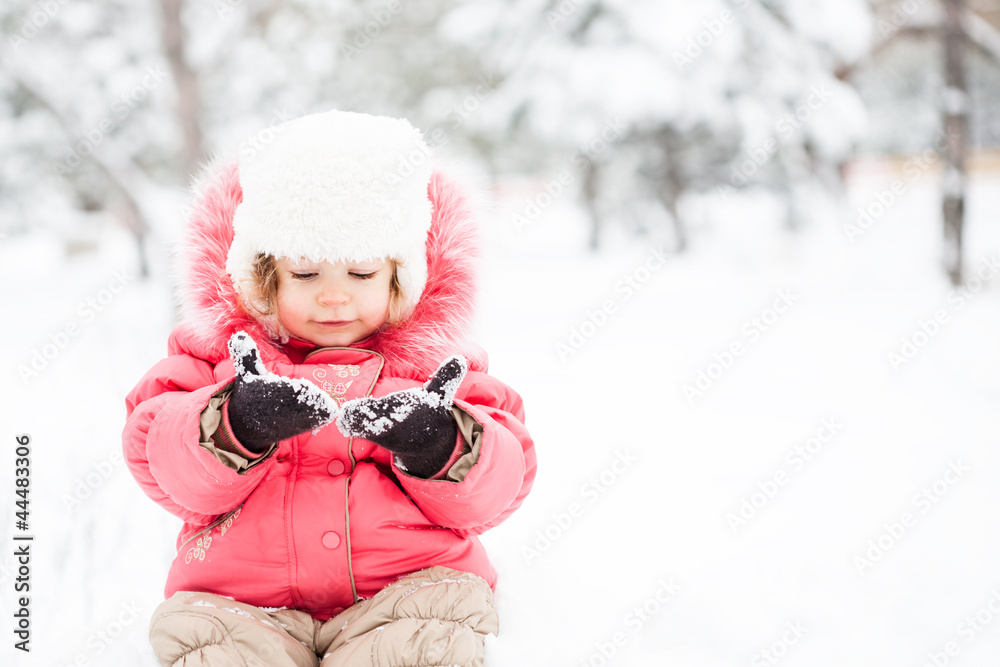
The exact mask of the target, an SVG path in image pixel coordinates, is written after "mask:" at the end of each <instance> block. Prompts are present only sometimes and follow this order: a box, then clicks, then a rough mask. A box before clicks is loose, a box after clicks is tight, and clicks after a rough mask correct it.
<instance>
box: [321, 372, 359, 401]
mask: <svg viewBox="0 0 1000 667" xmlns="http://www.w3.org/2000/svg"><path fill="white" fill-rule="evenodd" d="M326 365H327V366H329V367H330V370H331V371H333V373H332V375H333V378H332V379H330V380H328V379H326V376H327V375H328V373H327V371H326V369H325V368H317V369H316V370H314V371H313V379H314V380H316V383H317V384H318V385H319V387H320V389H322V390H323V391H325V392H326V393H327V394H329V395H330V398H332V399H333V400H335V401H337V406H338V407H343V405H344V403H345V402H347V389H348V387H350V386H351V385H352V384H353V383H354V380H348V379H347V378H353V377H356V376H357V375H359V374H360V373H361V366H358V365H357V364H326ZM345 380H346V382H345Z"/></svg>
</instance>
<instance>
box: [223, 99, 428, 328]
mask: <svg viewBox="0 0 1000 667" xmlns="http://www.w3.org/2000/svg"><path fill="white" fill-rule="evenodd" d="M258 143H259V142H258ZM430 162H431V160H430V149H429V148H428V147H427V144H426V143H425V142H424V140H423V137H422V136H421V134H420V132H419V131H418V130H417V129H416V128H414V127H413V126H412V125H410V123H408V122H407V121H406V120H403V119H398V118H389V117H385V116H371V115H368V114H361V113H352V112H346V111H327V112H324V113H318V114H312V115H309V116H303V117H302V118H297V119H295V120H292V121H289V122H287V123H285V124H283V125H280V126H278V127H276V128H275V129H274V138H273V139H271V140H270V141H269V142H267V143H266V144H264V145H263V146H261V147H260V148H259V149H247V150H245V151H244V152H243V154H242V155H241V157H240V161H239V179H240V186H241V188H242V191H243V201H242V203H240V205H239V206H238V207H237V208H236V213H235V216H234V218H233V231H234V239H233V243H232V246H231V247H230V250H229V254H228V257H227V260H226V270H227V272H228V273H229V275H230V276H231V277H232V280H233V284H234V287H235V288H236V290H237V291H238V292H241V289H240V284H241V282H242V281H245V280H250V279H251V268H252V266H253V261H254V258H255V256H256V255H257V254H258V253H263V254H270V255H273V256H274V257H276V258H283V257H284V258H289V259H293V260H294V259H300V258H304V259H307V260H309V261H314V262H322V261H328V262H330V263H334V264H335V263H337V262H341V261H348V262H349V261H358V262H362V261H371V260H378V259H394V260H396V261H397V263H398V265H397V271H396V275H397V279H398V280H399V283H400V287H401V288H402V290H403V293H404V294H405V295H406V300H405V302H404V310H405V311H407V312H409V311H410V310H412V308H413V307H414V306H415V305H416V303H417V302H418V301H419V299H420V295H421V293H422V292H423V289H424V286H425V284H426V281H427V262H426V241H427V232H428V230H429V228H430V225H431V211H432V207H431V202H430V200H429V199H428V196H427V186H428V183H429V182H430V177H431V164H430Z"/></svg>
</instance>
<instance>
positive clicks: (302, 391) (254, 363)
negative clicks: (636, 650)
mask: <svg viewBox="0 0 1000 667" xmlns="http://www.w3.org/2000/svg"><path fill="white" fill-rule="evenodd" d="M229 354H230V355H231V356H232V357H233V364H234V365H235V366H236V383H235V384H234V385H233V393H232V394H231V395H230V397H229V406H228V411H229V425H230V427H231V428H232V431H233V436H235V437H236V439H237V440H238V441H239V442H240V444H242V445H243V446H244V447H246V448H247V449H249V450H250V451H252V452H256V453H260V452H263V451H264V450H265V449H267V448H268V446H269V445H271V444H272V443H275V442H279V441H281V440H285V439H286V438H291V437H292V436H294V435H298V434H299V433H305V432H306V431H311V430H312V429H315V428H319V427H320V426H323V425H324V424H329V423H330V422H331V421H333V419H334V417H336V415H337V404H336V403H335V402H334V400H333V399H332V398H330V397H329V396H328V395H327V394H325V393H324V392H323V391H322V390H321V389H320V388H319V387H317V386H316V385H314V384H313V383H312V382H309V381H308V380H301V379H298V378H286V377H281V376H280V375H275V374H274V373H272V372H270V371H268V370H267V369H266V368H264V364H262V363H261V361H260V355H259V354H258V352H257V344H256V343H255V342H254V340H253V338H251V337H250V336H249V335H248V334H247V333H245V332H243V331H238V332H236V333H235V334H233V336H232V338H230V339H229Z"/></svg>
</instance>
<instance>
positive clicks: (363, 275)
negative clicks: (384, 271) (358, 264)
mask: <svg viewBox="0 0 1000 667" xmlns="http://www.w3.org/2000/svg"><path fill="white" fill-rule="evenodd" d="M376 273H378V271H372V272H371V273H351V276H353V277H355V278H357V279H359V280H368V279H369V278H374V277H375V274H376Z"/></svg>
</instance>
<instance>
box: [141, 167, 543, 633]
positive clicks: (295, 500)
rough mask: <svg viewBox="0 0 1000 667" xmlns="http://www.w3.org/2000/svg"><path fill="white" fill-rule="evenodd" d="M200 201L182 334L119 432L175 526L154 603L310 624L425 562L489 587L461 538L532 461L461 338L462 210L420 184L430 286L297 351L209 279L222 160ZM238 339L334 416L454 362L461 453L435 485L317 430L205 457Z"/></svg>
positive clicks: (220, 266) (520, 424)
mask: <svg viewBox="0 0 1000 667" xmlns="http://www.w3.org/2000/svg"><path fill="white" fill-rule="evenodd" d="M198 189H199V190H200V194H199V195H198V198H197V201H196V207H195V209H194V215H193V217H192V224H191V227H190V229H189V232H188V238H187V241H186V243H187V246H186V249H185V251H184V259H185V261H186V264H187V267H188V269H187V276H186V283H185V285H184V288H183V289H184V294H183V299H184V307H185V311H186V313H185V314H186V318H185V322H184V323H183V324H181V325H179V326H178V327H177V328H176V329H175V330H174V331H173V332H172V333H171V335H170V338H169V342H168V355H169V356H167V357H166V358H165V359H163V360H162V361H160V362H158V363H157V364H156V365H155V366H154V367H153V368H152V369H151V370H150V371H149V372H148V373H147V374H146V375H145V376H144V377H143V378H142V379H141V380H140V381H139V383H138V384H137V385H136V387H135V388H134V389H133V390H132V391H131V392H130V393H129V395H128V397H127V399H126V407H127V411H128V418H127V422H126V425H125V430H124V434H123V444H124V452H125V458H126V461H127V463H128V466H129V469H130V470H131V472H132V474H133V475H134V476H135V478H136V480H137V481H138V482H139V485H140V486H141V487H142V489H143V491H144V492H145V493H146V494H147V495H148V496H149V497H150V498H152V499H153V500H154V501H156V502H157V503H159V504H160V505H162V506H163V507H164V508H166V509H167V510H169V511H170V512H172V513H173V514H175V515H176V516H178V517H180V518H181V519H183V520H184V522H185V523H184V526H183V529H182V530H181V534H180V535H179V536H178V540H177V556H176V558H175V560H174V562H173V565H172V566H171V568H170V573H169V575H168V578H167V585H166V591H165V592H166V595H167V597H169V596H171V595H172V594H173V593H174V592H176V591H179V590H190V591H206V592H210V593H215V594H219V595H227V596H230V597H233V598H235V599H237V600H240V601H242V602H246V603H249V604H253V605H256V606H264V607H289V608H294V609H300V610H303V611H306V612H308V613H310V614H311V615H313V616H314V617H315V618H318V619H320V620H325V619H327V618H329V617H331V616H333V615H335V614H337V613H339V612H340V611H341V610H342V609H344V608H346V607H348V606H350V605H351V604H353V603H354V602H356V601H357V600H359V599H361V598H368V597H371V596H372V595H374V594H375V593H376V592H378V591H379V590H381V589H382V588H383V587H384V586H386V585H387V584H389V583H391V582H392V581H394V580H395V579H396V578H398V577H399V576H402V575H404V574H407V573H410V572H413V571H416V570H420V569H423V568H426V567H430V566H432V565H445V566H449V567H452V568H455V569H458V570H463V571H467V572H472V573H474V574H477V575H479V576H481V577H483V578H484V579H486V580H487V581H488V582H489V583H490V585H491V586H493V585H495V582H496V573H495V571H494V570H493V568H492V566H491V565H490V562H489V559H488V558H487V555H486V552H485V550H484V548H483V546H482V545H481V544H480V542H479V540H478V539H477V537H476V535H478V534H479V533H482V532H483V531H485V530H486V529H488V528H490V527H492V526H495V525H497V524H498V523H500V522H501V521H503V520H504V519H505V518H506V517H507V516H508V515H510V513H511V512H513V511H514V510H515V509H516V508H517V507H518V506H519V505H520V504H521V502H522V500H523V499H524V497H525V496H526V495H527V493H528V491H529V490H530V488H531V484H532V482H533V480H534V476H535V456H534V450H533V444H532V440H531V437H530V436H529V434H528V432H527V430H526V429H525V427H524V411H523V408H522V404H521V399H520V397H519V396H518V395H517V394H516V393H515V392H514V391H513V390H512V389H510V388H509V387H507V386H506V385H504V384H503V383H502V382H500V381H498V380H496V379H494V378H492V377H490V376H489V375H487V374H486V358H485V354H484V353H483V352H482V350H480V349H479V348H477V347H476V346H474V345H472V344H470V343H468V342H466V341H465V339H464V334H465V332H466V330H467V328H468V325H469V322H470V319H471V314H472V307H473V305H474V303H473V300H474V293H475V289H474V272H473V266H474V262H475V258H476V247H475V229H474V227H473V222H472V221H471V219H470V216H469V214H468V212H467V209H466V206H465V204H464V202H463V200H462V198H461V197H460V196H459V195H458V194H457V193H456V192H455V190H454V188H453V187H452V186H450V185H449V184H448V183H447V182H445V181H444V180H443V179H441V178H440V176H438V175H435V176H434V178H433V179H432V182H431V185H430V188H429V195H430V198H431V201H432V203H433V205H434V215H433V222H432V226H431V232H430V236H429V239H428V242H427V258H428V280H427V287H426V288H425V291H424V293H423V295H422V297H421V300H420V303H418V305H417V307H416V309H415V310H414V312H413V314H412V315H411V316H410V317H409V318H408V320H407V321H406V322H404V323H403V324H401V325H399V326H397V327H393V328H390V329H387V330H385V331H383V332H381V333H377V334H375V335H374V336H372V337H369V338H368V339H365V340H363V341H359V342H358V343H355V344H354V345H352V346H350V347H335V348H318V349H308V348H303V347H302V346H300V345H296V344H294V342H293V343H291V344H285V345H281V344H279V343H278V342H277V341H276V340H274V339H272V338H270V337H269V336H268V334H267V331H266V329H265V328H264V326H263V325H262V324H261V323H260V322H258V321H257V320H255V319H253V318H252V317H250V316H249V315H247V314H246V313H245V312H244V311H243V310H242V309H241V308H240V307H239V306H238V303H237V299H236V294H235V292H234V290H233V287H232V284H231V282H230V281H229V277H228V275H227V274H226V273H225V268H224V266H225V256H226V253H227V251H228V247H229V243H230V242H231V240H232V213H233V210H234V209H235V207H236V205H237V204H238V203H239V201H240V198H241V191H240V188H239V179H238V174H237V172H236V168H235V164H228V165H223V166H221V167H220V166H216V167H213V168H210V170H209V171H208V172H207V175H206V177H204V178H203V179H202V182H201V184H200V187H199V188H198ZM238 330H244V331H246V332H247V333H249V334H250V335H251V336H252V337H253V338H254V339H255V340H256V341H257V344H258V347H259V349H260V355H261V359H262V361H263V363H264V365H265V366H266V367H267V369H268V370H270V371H272V372H274V373H277V374H279V375H283V376H286V377H298V378H305V379H308V380H310V381H313V382H314V383H316V384H317V385H318V386H319V387H320V388H321V389H324V390H325V391H327V392H328V393H329V394H330V395H331V396H332V397H333V398H334V399H335V400H337V402H338V403H341V404H342V403H343V402H344V401H346V400H350V399H353V398H357V397H360V396H366V395H369V396H381V395H384V394H386V393H389V392H392V391H397V390H400V389H406V388H409V387H415V386H419V385H421V384H423V383H424V382H425V381H426V380H427V378H428V377H429V376H430V375H431V374H432V373H433V372H434V370H435V369H436V368H437V366H438V364H439V363H440V362H441V361H442V360H443V359H444V358H446V357H447V356H448V355H449V354H453V353H459V354H463V355H465V356H466V357H467V358H468V360H469V373H468V374H467V375H466V377H465V379H464V380H463V381H462V384H461V386H460V387H459V389H458V391H457V393H456V395H455V408H456V409H455V410H453V413H454V414H455V418H456V421H457V422H458V424H459V434H460V435H459V439H460V442H459V444H460V445H461V444H462V442H461V441H463V440H464V441H465V442H464V445H463V450H462V451H464V452H465V455H464V456H463V457H462V458H461V459H459V461H458V464H456V465H455V466H454V467H453V469H452V471H451V472H450V473H449V477H448V478H445V479H435V480H427V479H420V478H416V477H412V476H410V475H408V474H406V473H405V472H404V471H402V470H400V469H399V468H398V467H397V466H396V465H395V464H394V463H393V461H392V457H391V455H390V454H389V452H388V451H386V450H384V449H383V448H381V447H379V446H377V445H375V444H374V443H372V442H369V441H367V440H363V439H360V438H352V439H350V440H349V439H348V438H346V437H344V436H343V435H342V434H341V433H340V432H339V431H338V429H337V427H336V425H335V424H328V425H327V426H325V427H323V428H321V429H319V430H318V431H317V432H315V433H311V432H307V433H303V434H301V435H298V436H296V437H293V438H289V439H288V440H284V441H282V442H281V443H279V444H278V446H277V447H276V448H273V449H272V450H271V451H270V453H269V454H268V455H267V456H265V457H263V458H261V459H256V460H254V459H248V460H244V459H240V458H239V457H238V456H235V457H234V456H227V455H226V453H224V452H220V451H219V450H217V449H216V448H214V447H213V446H212V438H211V437H210V434H206V432H205V424H206V419H205V415H208V414H210V413H211V412H212V411H213V410H217V408H218V407H219V405H220V404H221V402H222V399H223V398H224V397H225V396H226V393H225V390H226V389H227V388H228V387H229V386H230V385H231V383H232V380H233V377H234V368H233V363H232V360H231V359H230V357H229V355H228V350H227V348H226V342H227V341H228V340H229V337H230V336H231V335H232V334H233V333H234V332H236V331H238ZM213 399H214V400H213ZM207 421H208V422H209V423H211V419H209V420H207ZM216 421H218V419H216Z"/></svg>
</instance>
